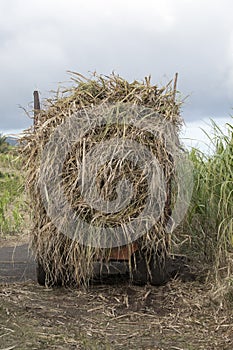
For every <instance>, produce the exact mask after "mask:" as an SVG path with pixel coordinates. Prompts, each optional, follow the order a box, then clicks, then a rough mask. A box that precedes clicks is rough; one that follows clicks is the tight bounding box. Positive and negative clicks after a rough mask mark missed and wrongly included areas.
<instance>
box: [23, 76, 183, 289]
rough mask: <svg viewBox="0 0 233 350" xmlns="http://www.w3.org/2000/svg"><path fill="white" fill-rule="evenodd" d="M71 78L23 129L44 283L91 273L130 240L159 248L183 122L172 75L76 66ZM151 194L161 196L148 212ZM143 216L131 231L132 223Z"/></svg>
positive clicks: (164, 240)
mask: <svg viewBox="0 0 233 350" xmlns="http://www.w3.org/2000/svg"><path fill="white" fill-rule="evenodd" d="M72 80H73V82H74V86H72V87H71V88H69V89H67V90H66V91H63V92H62V93H58V94H57V95H55V96H54V97H53V98H52V99H48V100H46V101H45V103H44V108H43V109H41V110H40V112H39V114H38V115H37V122H36V123H35V125H34V126H33V127H31V128H30V129H28V130H26V131H25V134H24V137H23V139H22V156H23V159H24V164H25V169H26V185H27V190H28V193H29V197H30V206H31V209H32V220H33V230H32V233H31V238H32V247H33V249H34V252H35V253H36V256H37V259H38V260H39V261H40V263H41V264H43V266H44V268H45V270H46V273H47V278H48V281H56V280H58V279H61V280H62V281H63V282H64V283H66V282H68V281H69V280H72V281H73V280H74V281H76V282H77V283H78V284H79V283H81V282H84V283H87V282H88V281H89V279H90V278H91V276H92V274H93V262H95V261H96V260H99V259H101V261H107V260H108V259H109V257H110V256H111V251H112V249H113V248H114V249H116V247H117V246H118V247H120V246H123V245H128V249H129V251H130V250H131V249H132V245H131V244H130V243H131V242H132V241H133V240H134V239H136V240H137V242H138V244H139V245H140V247H143V248H144V249H147V250H148V252H150V251H152V250H154V249H155V250H156V249H160V250H161V249H162V250H163V249H164V250H166V249H168V245H169V234H168V233H167V232H166V225H167V222H168V220H169V215H170V206H171V193H170V192H171V181H172V178H173V177H174V164H173V151H174V145H175V146H178V147H179V141H178V133H179V129H180V126H181V124H182V120H181V118H180V114H179V107H180V102H177V101H176V100H175V91H174V87H173V84H172V82H170V83H169V84H168V85H167V86H166V87H163V88H159V87H158V86H156V85H153V84H152V83H151V81H150V78H145V80H144V81H142V82H138V81H134V82H132V83H129V82H127V81H126V80H124V79H123V78H121V77H119V76H117V75H114V74H113V75H111V76H109V77H106V76H97V75H96V74H95V75H93V76H92V77H91V78H90V79H87V78H85V77H82V76H81V75H80V74H77V73H72ZM76 135H77V137H76ZM169 140H170V141H172V142H171V143H169V142H170V141H169ZM122 149H124V152H126V153H127V151H128V154H127V156H125V157H124V155H123V154H122V153H121V151H120V150H122ZM64 150H65V151H64ZM92 150H93V151H92ZM175 151H176V150H175ZM129 154H133V155H132V156H129ZM105 155H106V156H105ZM150 155H152V156H153V157H155V158H156V160H157V163H156V164H155V168H156V166H157V168H158V167H159V169H160V170H161V173H162V174H160V175H161V176H162V181H163V186H162V189H161V188H157V187H158V186H157V187H156V186H154V187H153V186H152V185H153V184H152V185H151V182H152V180H153V179H152V177H153V176H154V174H152V175H151V173H150V171H147V170H148V169H146V168H148V164H150V163H151V162H153V161H152V160H151V158H150ZM59 157H60V159H62V160H60V159H59ZM96 159H98V161H97V162H96V161H95V160H96ZM135 159H136V160H135ZM148 159H149V160H148ZM96 163H97V165H98V163H99V168H98V169H97V165H96ZM58 164H59V166H58ZM83 164H86V168H85V167H84V166H83ZM143 164H145V165H143ZM58 168H59V169H58ZM84 168H85V169H84ZM56 169H58V170H56ZM84 170H85V171H84ZM55 173H56V176H57V179H56V180H55V184H54V183H53V178H54V177H55V175H54V174H55ZM92 174H93V178H92ZM151 176H152V177H151ZM156 176H157V175H156ZM47 179H50V182H49V185H48V181H47ZM160 180H161V179H160ZM122 181H123V182H122ZM119 182H121V183H122V186H123V187H119V186H118V185H119ZM129 183H130V186H131V187H130V188H131V192H130V193H131V197H130V199H129V198H128V197H127V196H126V198H123V197H124V196H123V197H121V196H120V194H119V191H121V190H122V188H124V186H125V185H126V186H128V185H129ZM156 183H157V184H158V178H157V182H156ZM94 188H95V191H96V193H94V194H93V189H94ZM153 191H154V193H153V195H152V196H151V197H150V193H151V192H153ZM156 191H157V192H156ZM123 192H124V191H123ZM155 193H156V194H157V195H158V196H161V198H162V199H161V202H162V204H164V203H165V205H162V206H161V208H162V209H161V208H159V215H157V216H156V218H155V217H154V212H153V213H152V212H151V211H152V209H153V208H154V210H156V208H157V209H158V206H159V203H155V204H154V203H152V202H153V201H154V200H155ZM97 197H99V198H97ZM148 197H149V202H150V203H149V204H148ZM55 202H59V203H58V204H57V203H55ZM54 203H55V204H54ZM93 203H94V205H93V206H92V204H93ZM111 204H112V205H111ZM147 205H148V208H150V210H149V209H148V210H147V211H146V210H145V208H146V207H147ZM54 207H55V209H54ZM61 207H62V210H60V208H61ZM116 208H117V209H116ZM151 208H152V209H151ZM150 216H151V217H152V218H150ZM74 218H75V219H74ZM73 219H74V220H73ZM150 219H151V220H150ZM71 221H72V225H71ZM80 222H82V223H83V222H84V223H85V225H84V224H80ZM148 222H150V225H149V224H148V229H147V230H146V231H142V232H141V235H138V233H137V237H135V236H134V232H133V230H134V229H135V227H139V228H140V227H143V228H145V227H147V226H146V225H147V223H148ZM135 223H136V226H135ZM142 223H143V225H142ZM151 223H153V224H151ZM140 225H142V226H140ZM87 228H88V229H87ZM129 231H130V232H129ZM106 232H107V233H106ZM111 232H112V234H113V236H114V239H112V238H111ZM117 232H120V237H119V239H118V237H117ZM104 234H106V236H104ZM93 242H94V243H93Z"/></svg>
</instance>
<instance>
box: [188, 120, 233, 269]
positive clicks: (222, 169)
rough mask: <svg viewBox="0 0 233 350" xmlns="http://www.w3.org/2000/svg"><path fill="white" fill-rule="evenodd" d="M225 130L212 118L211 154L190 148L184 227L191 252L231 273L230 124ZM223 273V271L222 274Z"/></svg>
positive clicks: (232, 144)
mask: <svg viewBox="0 0 233 350" xmlns="http://www.w3.org/2000/svg"><path fill="white" fill-rule="evenodd" d="M227 129H228V130H227V133H224V132H223V131H222V130H221V129H220V128H219V127H218V126H217V125H216V124H215V123H214V122H212V134H211V135H210V136H209V139H210V141H211V143H212V146H213V148H214V152H213V153H212V154H211V155H206V154H204V153H202V152H201V151H200V150H197V149H192V151H191V152H190V159H191V160H192V162H193V165H194V183H195V185H194V191H193V196H192V202H191V205H190V208H189V212H188V215H187V218H186V221H185V223H184V229H185V230H186V232H187V233H188V235H189V236H190V237H191V248H192V254H193V255H196V256H198V258H199V259H200V260H201V261H205V262H207V263H209V264H211V265H212V266H213V267H215V271H216V272H217V274H218V275H219V273H220V272H224V271H225V272H227V274H228V276H230V273H232V270H231V269H232V254H233V126H232V125H230V124H228V125H227ZM224 275H225V274H224Z"/></svg>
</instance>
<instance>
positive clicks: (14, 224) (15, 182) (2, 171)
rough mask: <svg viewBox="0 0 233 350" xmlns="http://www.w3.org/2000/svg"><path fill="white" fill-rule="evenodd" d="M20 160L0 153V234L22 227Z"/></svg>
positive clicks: (22, 207)
mask: <svg viewBox="0 0 233 350" xmlns="http://www.w3.org/2000/svg"><path fill="white" fill-rule="evenodd" d="M19 168H20V161H19V159H18V158H17V157H16V156H15V155H14V154H3V153H0V235H2V236H3V235H6V234H13V233H15V232H19V231H20V230H21V228H22V224H23V217H24V214H23V213H24V210H25V203H24V199H23V179H22V175H21V174H20V171H19Z"/></svg>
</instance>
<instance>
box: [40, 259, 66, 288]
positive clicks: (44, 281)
mask: <svg viewBox="0 0 233 350" xmlns="http://www.w3.org/2000/svg"><path fill="white" fill-rule="evenodd" d="M36 274H37V282H38V283H39V284H40V285H41V286H47V287H61V286H62V285H63V282H62V279H61V278H57V279H56V280H54V279H51V278H50V277H48V276H47V274H46V272H45V269H44V266H43V264H42V263H41V262H39V261H37V269H36Z"/></svg>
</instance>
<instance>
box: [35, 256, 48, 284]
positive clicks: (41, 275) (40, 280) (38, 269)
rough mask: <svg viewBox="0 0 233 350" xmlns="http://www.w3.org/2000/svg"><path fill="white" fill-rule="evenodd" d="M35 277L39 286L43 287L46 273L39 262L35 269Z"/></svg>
mask: <svg viewBox="0 0 233 350" xmlns="http://www.w3.org/2000/svg"><path fill="white" fill-rule="evenodd" d="M36 277H37V282H38V283H39V284H40V285H41V286H45V284H46V273H45V270H44V267H43V265H42V264H41V263H40V262H39V261H38V262H37V267H36Z"/></svg>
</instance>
